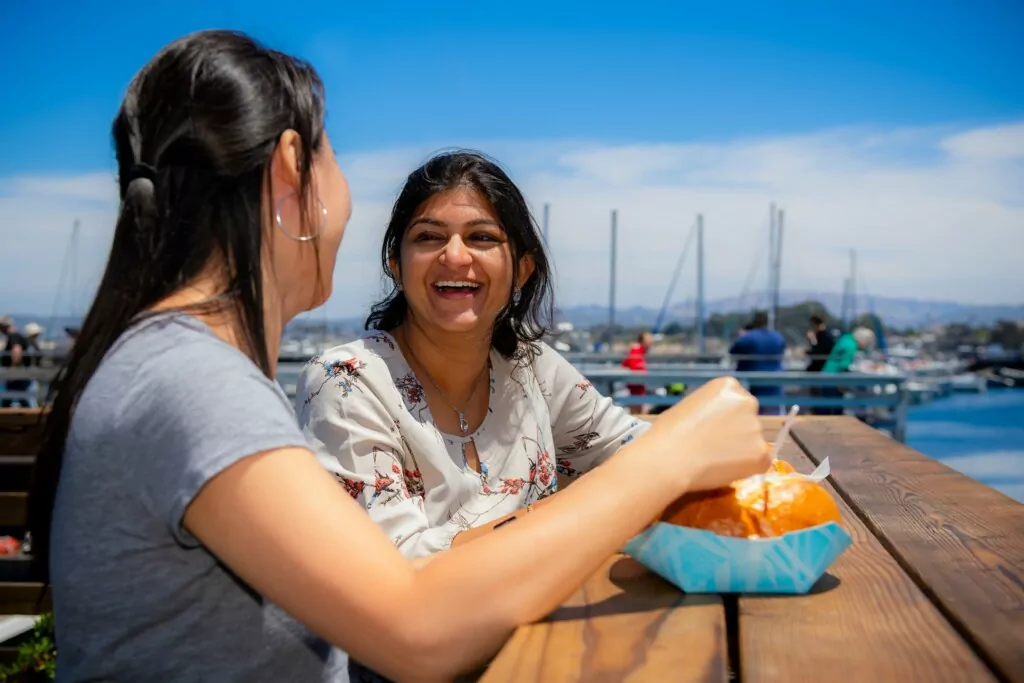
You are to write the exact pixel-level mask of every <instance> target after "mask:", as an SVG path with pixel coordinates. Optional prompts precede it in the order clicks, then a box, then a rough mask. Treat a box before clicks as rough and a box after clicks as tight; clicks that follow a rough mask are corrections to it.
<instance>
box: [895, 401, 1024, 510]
mask: <svg viewBox="0 0 1024 683" xmlns="http://www.w3.org/2000/svg"><path fill="white" fill-rule="evenodd" d="M907 445H908V446H910V447H911V448H914V449H916V450H918V451H921V452H922V453H924V454H926V455H929V456H931V457H933V458H935V459H936V460H939V461H941V462H943V463H944V464H946V465H948V466H949V467H952V468H953V469H956V470H958V471H960V472H963V473H964V474H966V475H968V476H969V477H972V478H974V479H976V480H978V481H980V482H981V483H983V484H987V485H988V486H991V487H993V488H995V489H998V490H999V491H1002V492H1003V493H1005V494H1006V495H1008V496H1010V497H1011V498H1014V499H1015V500H1018V501H1020V502H1022V503H1024V391H1021V390H1017V389H993V390H990V391H987V392H983V393H980V394H954V395H953V396H950V397H948V398H940V399H938V400H936V401H933V402H931V403H928V404H925V405H920V406H915V407H913V408H911V409H910V420H909V422H908V424H907Z"/></svg>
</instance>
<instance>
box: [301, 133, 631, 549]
mask: <svg viewBox="0 0 1024 683" xmlns="http://www.w3.org/2000/svg"><path fill="white" fill-rule="evenodd" d="M381 262H382V266H383V271H384V273H385V276H386V278H387V282H388V284H389V285H390V287H389V291H388V294H387V296H385V297H384V299H383V300H382V301H380V302H379V303H377V304H376V305H375V306H374V307H373V310H372V312H371V314H370V317H369V319H368V320H367V328H369V330H370V333H368V334H367V335H365V336H364V337H363V338H362V339H359V340H356V341H354V342H351V343H348V344H343V345H341V346H338V347H336V348H333V349H330V350H328V351H326V352H324V353H322V354H320V355H318V356H316V357H315V358H313V359H312V360H311V361H310V362H309V363H308V364H307V366H306V369H305V370H304V372H303V373H302V375H301V377H300V381H299V388H298V392H297V401H298V404H297V406H296V412H297V413H298V415H299V421H300V422H301V423H302V424H303V427H304V430H305V432H306V436H307V437H308V438H309V440H310V443H311V444H312V445H313V446H314V447H315V450H316V451H317V453H318V454H319V455H320V459H321V461H322V462H323V463H324V464H325V466H326V467H327V468H328V469H329V470H331V471H332V472H333V473H334V475H335V476H336V477H337V478H338V480H339V481H340V482H342V483H343V484H344V486H345V488H346V490H348V491H349V493H350V494H351V495H352V496H353V498H355V499H356V500H357V501H359V502H360V503H361V504H362V505H363V506H364V507H366V509H367V511H368V512H369V513H370V516H371V517H373V519H374V520H376V521H377V522H378V523H379V524H380V525H381V526H382V527H383V528H384V530H385V532H387V534H388V536H390V537H391V538H392V539H393V540H394V541H395V543H396V545H397V546H398V548H399V549H400V550H401V551H402V552H403V554H405V555H406V557H410V558H417V557H424V556H428V555H430V554H432V553H435V552H437V551H440V550H447V549H448V548H450V547H451V545H452V543H453V542H454V543H456V544H458V543H461V542H464V541H465V540H467V539H471V538H472V537H473V536H474V535H479V534H480V533H482V532H483V531H482V530H483V529H485V528H486V525H488V524H489V525H491V526H497V525H500V524H502V523H503V522H505V521H506V519H507V517H508V515H511V514H515V513H516V511H517V510H519V509H522V508H526V509H528V510H531V509H532V507H533V505H534V504H536V503H539V502H540V501H546V499H547V498H548V497H549V496H550V495H552V494H553V493H555V492H556V490H557V488H558V476H556V472H557V475H561V477H562V478H563V480H565V481H570V480H572V479H573V478H576V477H579V476H580V475H582V474H584V473H586V472H588V471H590V470H592V469H593V468H594V467H597V466H598V465H600V464H602V463H604V462H606V461H607V460H608V459H609V458H610V457H612V456H613V455H614V454H615V452H616V451H618V449H619V448H621V447H622V446H624V445H625V444H627V443H629V442H630V441H631V440H632V439H634V438H636V437H637V436H640V435H641V434H643V433H644V432H645V431H646V430H647V429H648V428H649V427H650V423H648V422H642V421H640V420H637V419H635V418H634V417H632V416H631V415H630V414H629V413H628V412H626V411H625V410H623V409H622V408H620V407H618V406H616V405H615V404H614V403H613V402H612V401H611V399H609V398H607V397H604V396H601V395H600V394H599V393H598V392H597V390H596V389H595V388H594V387H593V386H591V384H590V383H589V382H587V381H586V379H585V378H584V377H583V376H582V375H581V374H580V373H579V371H578V370H576V368H574V367H573V366H572V365H571V364H569V362H568V361H566V360H565V359H564V358H563V357H562V356H561V355H560V354H559V353H557V352H556V351H554V349H552V348H551V347H550V346H548V345H547V344H545V343H543V342H542V341H541V339H542V337H543V335H544V334H545V332H546V330H547V328H548V326H549V325H550V323H551V317H552V308H553V304H552V286H551V268H550V265H549V263H548V258H547V254H546V252H545V249H544V245H543V241H542V240H541V236H540V231H539V230H538V229H537V225H536V221H534V220H533V216H532V215H531V213H530V209H529V207H528V205H527V203H526V199H525V198H524V197H523V194H522V192H520V190H519V188H518V187H516V185H515V183H514V182H513V181H512V179H511V178H510V177H509V176H508V174H507V173H505V171H504V170H503V169H502V168H501V167H500V166H499V165H498V164H497V163H496V162H495V161H493V160H491V159H489V158H487V157H486V156H484V155H482V154H480V153H478V152H473V151H452V152H443V153H440V154H437V155H435V156H434V157H432V158H431V159H429V160H428V161H427V162H426V163H424V164H423V165H422V166H420V167H419V168H417V169H416V170H414V171H413V172H412V173H410V174H409V177H408V179H407V180H406V183H405V186H404V188H403V189H402V191H401V192H400V193H399V196H398V199H397V200H396V202H395V206H394V209H393V210H392V214H391V221H390V223H389V224H388V227H387V230H386V231H385V233H384V239H383V245H382V247H381ZM545 504H546V503H545ZM471 529H475V531H470V530H471Z"/></svg>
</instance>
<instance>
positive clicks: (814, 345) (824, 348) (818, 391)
mask: <svg viewBox="0 0 1024 683" xmlns="http://www.w3.org/2000/svg"><path fill="white" fill-rule="evenodd" d="M810 322H811V327H810V329H809V330H807V343H808V347H807V355H808V356H809V357H810V360H809V362H808V363H807V372H821V369H822V368H824V367H825V361H826V360H828V356H829V354H830V353H832V349H833V348H834V347H835V345H836V335H835V333H834V332H833V331H832V330H831V329H829V326H828V321H827V320H826V319H825V318H824V317H822V316H819V315H812V316H811V319H810ZM840 395H841V394H840V392H839V388H838V387H832V386H822V387H811V396H817V397H821V398H839V396H840ZM842 412H843V411H842V409H841V408H838V407H835V406H828V407H823V406H812V407H811V414H812V415H840V414H842Z"/></svg>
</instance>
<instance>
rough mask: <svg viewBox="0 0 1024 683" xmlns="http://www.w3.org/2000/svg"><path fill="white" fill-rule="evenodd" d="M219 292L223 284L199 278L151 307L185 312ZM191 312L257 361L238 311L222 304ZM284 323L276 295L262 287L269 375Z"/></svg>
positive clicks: (273, 370)
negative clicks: (206, 311) (214, 309)
mask: <svg viewBox="0 0 1024 683" xmlns="http://www.w3.org/2000/svg"><path fill="white" fill-rule="evenodd" d="M222 291H224V289H223V287H222V286H221V285H219V284H218V283H217V282H216V281H215V280H214V279H213V278H201V279H199V280H196V281H195V282H193V283H192V284H190V285H188V286H186V287H184V288H182V289H179V290H178V291H176V292H175V293H173V294H171V295H170V296H169V297H167V298H166V299H164V300H163V301H161V302H160V303H159V304H157V305H156V306H155V307H154V309H155V310H167V309H183V310H186V311H188V310H189V309H192V308H198V307H200V306H202V305H203V304H206V303H209V302H210V301H213V300H214V299H216V298H217V296H218V294H219V293H220V292H222ZM193 315H194V316H195V317H196V318H198V319H199V320H201V321H202V322H203V324H204V325H206V326H207V327H209V328H210V331H211V332H213V333H214V334H215V335H217V336H218V337H220V339H222V340H223V341H224V342H226V343H228V344H230V345H231V346H234V347H235V348H237V349H238V350H240V351H241V352H242V353H244V354H246V355H247V356H249V357H250V358H251V359H252V361H253V362H254V363H257V364H259V360H258V358H257V357H256V354H255V353H253V352H252V350H251V349H249V346H248V343H247V340H246V333H245V329H244V327H243V323H242V318H241V316H240V315H239V314H238V311H236V310H234V309H233V308H231V307H230V306H225V307H224V308H222V309H220V310H217V311H211V312H209V313H203V312H201V311H197V312H196V313H194V314H193ZM286 323H287V321H286V320H284V318H283V315H282V312H281V307H280V306H279V305H278V304H277V297H275V296H274V295H273V292H272V291H268V288H266V287H264V301H263V337H264V340H265V341H266V345H267V361H268V362H269V365H270V367H269V370H270V376H271V377H272V378H276V377H277V356H278V353H279V352H280V351H281V334H282V333H283V331H284V326H285V324H286Z"/></svg>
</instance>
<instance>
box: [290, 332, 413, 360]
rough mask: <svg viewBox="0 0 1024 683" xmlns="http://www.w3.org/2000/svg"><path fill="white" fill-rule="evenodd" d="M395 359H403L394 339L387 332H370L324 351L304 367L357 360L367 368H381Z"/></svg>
mask: <svg viewBox="0 0 1024 683" xmlns="http://www.w3.org/2000/svg"><path fill="white" fill-rule="evenodd" d="M395 359H398V360H402V359H403V358H402V352H401V350H400V349H399V348H398V344H396V343H395V338H394V337H392V336H391V335H390V334H388V333H387V332H381V331H378V330H372V331H369V332H366V333H365V334H363V335H362V336H361V337H359V338H357V339H353V340H351V341H348V342H345V343H344V344H339V345H337V346H332V347H331V348H329V349H324V350H323V351H321V352H319V353H318V354H316V355H315V356H313V357H312V358H310V359H309V361H307V363H306V366H307V367H308V366H310V365H324V364H331V363H337V362H345V361H349V360H357V361H360V362H362V363H365V364H366V366H367V367H369V366H375V367H383V366H387V365H388V363H389V362H390V361H393V360H395Z"/></svg>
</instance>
